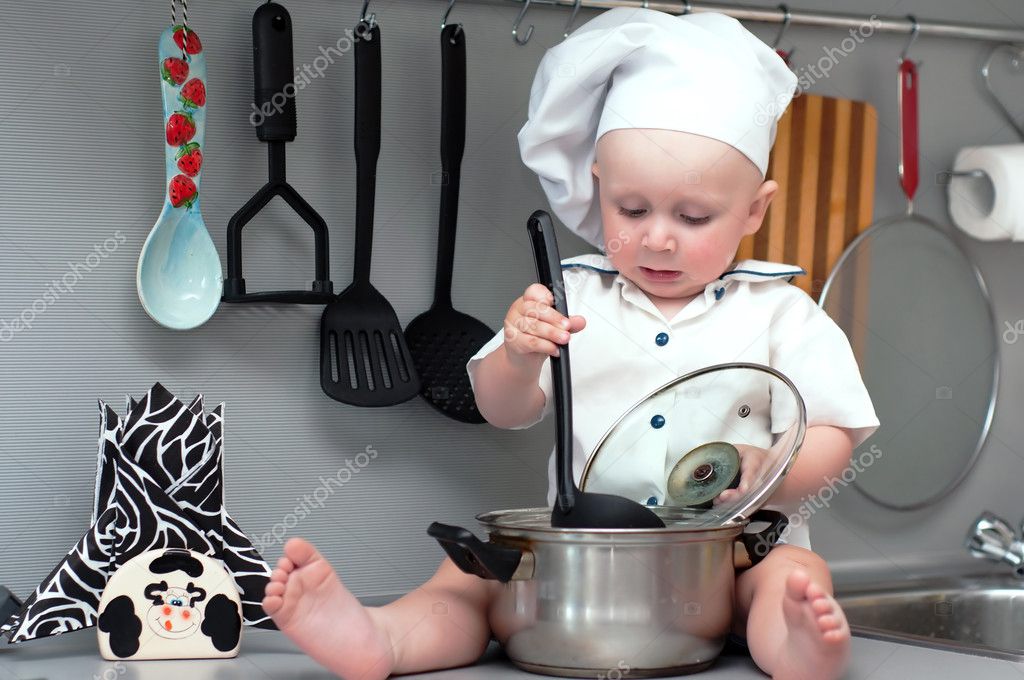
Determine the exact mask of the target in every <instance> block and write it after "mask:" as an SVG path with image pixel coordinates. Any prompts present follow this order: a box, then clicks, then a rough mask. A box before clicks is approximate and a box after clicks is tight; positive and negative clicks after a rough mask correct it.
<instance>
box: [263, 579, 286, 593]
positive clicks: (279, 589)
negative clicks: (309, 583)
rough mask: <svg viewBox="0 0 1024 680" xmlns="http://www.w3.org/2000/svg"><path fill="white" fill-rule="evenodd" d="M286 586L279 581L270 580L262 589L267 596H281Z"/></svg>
mask: <svg viewBox="0 0 1024 680" xmlns="http://www.w3.org/2000/svg"><path fill="white" fill-rule="evenodd" d="M285 589H286V586H285V584H284V583H282V582H280V581H270V582H269V583H267V587H266V588H265V589H264V591H263V592H264V594H265V595H266V596H267V597H283V596H284V592H285Z"/></svg>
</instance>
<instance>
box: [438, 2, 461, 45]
mask: <svg viewBox="0 0 1024 680" xmlns="http://www.w3.org/2000/svg"><path fill="white" fill-rule="evenodd" d="M454 6H455V0H449V2H448V9H446V10H445V11H444V16H443V17H441V30H442V31H443V30H444V27H445V26H447V25H448V15H449V14H451V13H452V7H454ZM461 32H462V24H455V32H454V33H453V34H452V37H451V40H449V42H450V43H451V44H453V45H454V44H455V36H457V35H458V34H459V33H461Z"/></svg>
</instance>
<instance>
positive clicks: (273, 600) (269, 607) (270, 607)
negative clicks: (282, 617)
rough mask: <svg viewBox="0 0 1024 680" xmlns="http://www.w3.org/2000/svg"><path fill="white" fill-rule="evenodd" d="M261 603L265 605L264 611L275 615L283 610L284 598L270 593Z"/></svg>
mask: <svg viewBox="0 0 1024 680" xmlns="http://www.w3.org/2000/svg"><path fill="white" fill-rule="evenodd" d="M260 604H261V605H262V606H263V611H265V612H266V613H267V614H269V615H270V616H273V615H274V614H276V613H277V612H279V611H280V610H281V606H282V605H284V598H283V597H280V596H278V595H268V596H267V597H264V598H263V601H262V602H261V603H260Z"/></svg>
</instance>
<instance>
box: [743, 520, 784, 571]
mask: <svg viewBox="0 0 1024 680" xmlns="http://www.w3.org/2000/svg"><path fill="white" fill-rule="evenodd" d="M750 521H751V522H768V526H767V527H765V528H764V529H762V530H761V531H758V532H756V533H750V534H748V533H742V534H740V540H741V541H743V547H744V548H746V550H747V557H749V558H750V564H751V566H753V565H755V564H757V563H758V562H760V561H761V560H763V559H764V558H765V556H766V555H767V554H768V553H769V552H770V551H771V549H772V547H773V546H774V545H775V543H776V541H778V540H779V535H780V534H781V533H782V531H783V530H784V529H785V528H786V527H787V526H789V520H788V519H787V518H786V516H785V515H784V514H782V513H781V512H778V511H777V510H764V509H761V510H758V511H756V512H755V513H754V514H752V515H751V516H750Z"/></svg>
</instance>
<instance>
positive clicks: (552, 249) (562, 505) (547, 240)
mask: <svg viewBox="0 0 1024 680" xmlns="http://www.w3.org/2000/svg"><path fill="white" fill-rule="evenodd" d="M527 231H528V232H529V233H530V243H531V244H532V246H533V257H534V260H535V261H536V264H537V279H538V281H540V282H541V283H542V284H544V285H545V286H547V287H548V289H549V290H551V293H552V295H554V298H555V305H554V306H555V309H557V310H558V312H559V313H560V314H562V315H563V316H569V309H568V306H567V305H566V302H565V281H564V280H563V279H562V261H561V259H560V258H559V256H558V243H557V241H556V240H555V228H554V225H553V224H552V223H551V216H550V215H548V214H547V213H546V212H545V211H543V210H537V211H535V212H534V213H533V214H532V215H530V220H529V222H527ZM558 349H559V356H557V357H550V360H551V382H552V383H553V385H554V392H555V417H556V420H555V429H556V432H557V441H556V442H555V447H556V448H555V451H556V456H555V474H556V478H557V492H558V493H557V499H556V502H557V503H558V507H559V509H560V510H561V511H562V513H565V514H567V513H569V511H571V510H572V509H573V506H574V505H575V504H576V492H577V491H578V489H577V487H576V481H575V480H574V479H573V475H572V396H571V395H572V380H571V378H570V373H569V347H568V346H567V345H561V346H560V347H559V348H558Z"/></svg>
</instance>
